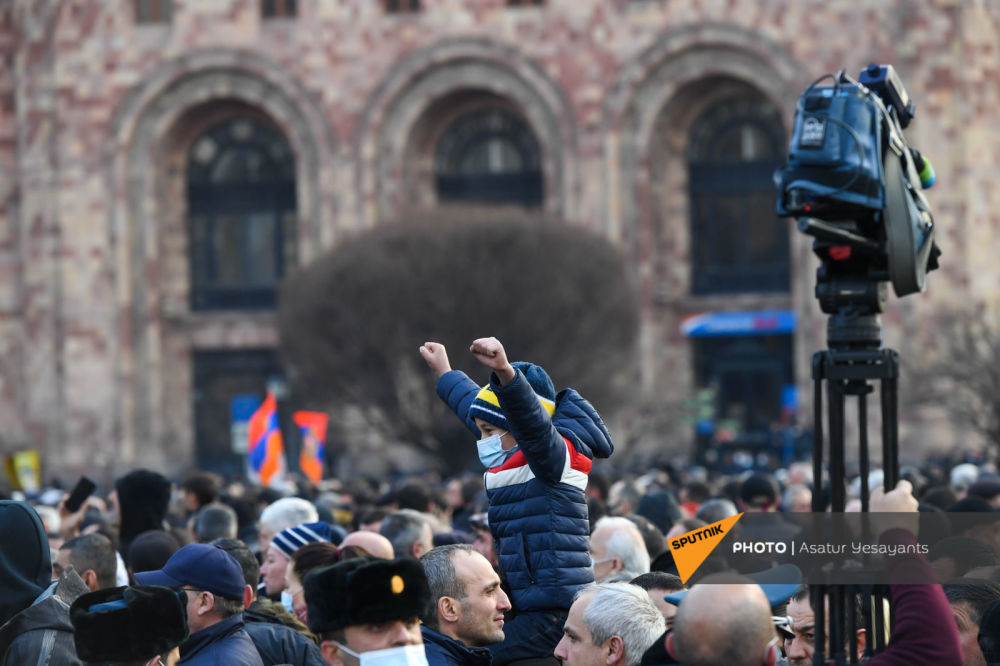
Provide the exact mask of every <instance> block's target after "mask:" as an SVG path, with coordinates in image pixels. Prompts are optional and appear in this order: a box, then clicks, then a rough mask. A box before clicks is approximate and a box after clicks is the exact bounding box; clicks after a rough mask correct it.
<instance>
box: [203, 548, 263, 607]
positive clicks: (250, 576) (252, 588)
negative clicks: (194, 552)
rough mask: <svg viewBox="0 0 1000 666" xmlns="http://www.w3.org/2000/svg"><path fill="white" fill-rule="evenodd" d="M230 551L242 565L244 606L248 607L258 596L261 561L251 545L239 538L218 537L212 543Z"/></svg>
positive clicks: (231, 555)
mask: <svg viewBox="0 0 1000 666" xmlns="http://www.w3.org/2000/svg"><path fill="white" fill-rule="evenodd" d="M209 545H212V546H215V547H216V548H221V549H222V550H224V551H226V552H227V553H229V555H230V557H232V558H233V559H234V560H236V563H237V564H239V565H240V571H242V572H243V584H244V586H245V587H244V591H243V607H244V608H248V607H249V606H250V604H252V603H253V601H254V599H256V598H257V583H258V582H259V581H260V562H258V561H257V556H256V555H254V554H253V551H252V550H250V547H249V546H248V545H246V544H245V543H243V542H242V541H240V540H239V539H216V540H215V541H213V542H212V543H211V544H209Z"/></svg>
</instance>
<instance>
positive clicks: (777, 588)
mask: <svg viewBox="0 0 1000 666" xmlns="http://www.w3.org/2000/svg"><path fill="white" fill-rule="evenodd" d="M745 575H746V577H747V578H749V579H750V580H752V581H754V582H755V583H757V584H758V585H760V589H762V590H764V596H765V597H767V603H768V604H769V605H770V606H772V607H774V606H778V605H780V604H783V603H785V602H787V601H788V600H789V599H791V598H792V595H794V594H795V592H796V590H798V589H799V587H800V586H801V585H802V570H801V569H799V568H798V567H797V566H795V565H794V564H782V565H779V566H777V567H774V568H771V569H764V570H763V571H758V572H757V573H752V574H745ZM688 592H689V590H681V591H679V592H673V593H671V594H668V595H667V596H665V597H663V600H664V601H666V602H667V603H669V604H673V605H675V606H677V605H680V603H681V600H682V599H683V598H684V597H685V596H686V595H687V593H688Z"/></svg>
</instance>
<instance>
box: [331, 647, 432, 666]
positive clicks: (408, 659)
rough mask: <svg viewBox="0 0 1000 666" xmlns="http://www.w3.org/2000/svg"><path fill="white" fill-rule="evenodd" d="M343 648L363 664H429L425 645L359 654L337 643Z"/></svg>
mask: <svg viewBox="0 0 1000 666" xmlns="http://www.w3.org/2000/svg"><path fill="white" fill-rule="evenodd" d="M333 642H334V643H336V644H337V647H339V648H340V649H341V650H343V651H344V652H346V653H347V654H349V655H351V656H352V657H354V658H355V659H357V660H358V661H360V662H361V666H427V655H425V654H424V645H423V643H421V644H420V645H403V646H401V647H394V648H388V649H386V650H372V651H371V652H362V653H361V654H358V653H357V652H355V651H354V650H352V649H350V648H349V647H347V646H346V645H343V644H341V643H337V641H333Z"/></svg>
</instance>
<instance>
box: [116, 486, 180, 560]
mask: <svg viewBox="0 0 1000 666" xmlns="http://www.w3.org/2000/svg"><path fill="white" fill-rule="evenodd" d="M170 492H171V486H170V481H169V480H168V479H167V478H166V477H165V476H163V475H162V474H160V473H158V472H153V471H150V470H146V469H137V470H133V471H131V472H129V473H128V474H126V475H125V476H122V477H120V478H119V479H117V480H116V481H115V491H114V498H115V501H114V502H112V504H113V505H114V506H115V507H117V508H116V510H117V512H118V517H119V533H120V539H121V542H122V543H121V545H122V547H123V548H126V549H127V547H128V545H129V544H131V542H132V539H134V538H135V537H136V536H138V535H139V534H141V533H142V532H145V531H146V530H158V529H163V520H164V519H165V518H166V516H167V509H168V507H169V506H170Z"/></svg>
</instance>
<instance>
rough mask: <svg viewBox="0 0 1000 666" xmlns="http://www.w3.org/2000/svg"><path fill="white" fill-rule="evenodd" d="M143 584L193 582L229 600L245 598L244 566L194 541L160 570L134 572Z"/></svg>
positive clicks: (215, 548)
mask: <svg viewBox="0 0 1000 666" xmlns="http://www.w3.org/2000/svg"><path fill="white" fill-rule="evenodd" d="M135 580H136V582H137V583H139V584H141V585H164V586H166V587H179V586H181V585H190V586H191V587H195V588H198V589H199V590H206V591H208V592H211V593H212V594H217V595H219V596H220V597H224V598H226V599H232V600H234V601H242V599H243V589H244V587H245V586H246V581H244V580H243V569H241V568H240V565H239V563H238V562H237V561H236V560H235V559H234V558H233V556H232V555H230V554H229V553H227V552H226V551H224V550H222V549H221V548H217V547H215V546H210V545H208V544H205V543H192V544H190V545H187V546H184V547H183V548H181V549H180V550H178V551H177V552H176V553H174V554H173V555H171V556H170V559H169V560H167V562H166V564H164V565H163V568H162V569H160V570H159V571H144V572H141V573H137V574H135Z"/></svg>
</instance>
